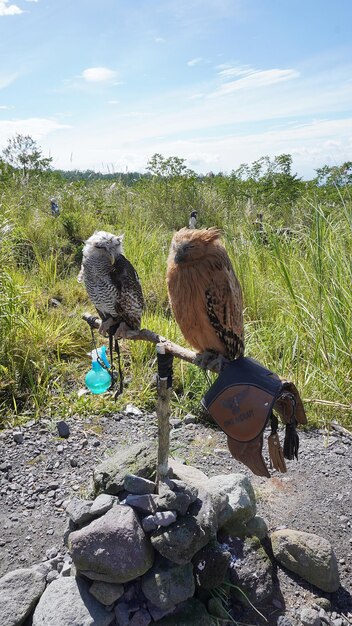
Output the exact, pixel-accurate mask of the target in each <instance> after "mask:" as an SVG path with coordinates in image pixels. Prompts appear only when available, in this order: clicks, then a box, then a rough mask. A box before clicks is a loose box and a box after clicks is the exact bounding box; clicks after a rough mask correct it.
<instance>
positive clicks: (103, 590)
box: [89, 580, 124, 606]
mask: <svg viewBox="0 0 352 626" xmlns="http://www.w3.org/2000/svg"><path fill="white" fill-rule="evenodd" d="M123 592H124V588H123V585H120V584H118V583H105V582H103V581H102V580H95V581H94V583H93V584H92V585H91V586H90V587H89V593H91V594H92V596H94V598H96V600H99V602H101V603H102V604H104V605H105V606H109V605H110V604H114V602H116V601H117V600H118V599H119V598H121V596H122V595H123Z"/></svg>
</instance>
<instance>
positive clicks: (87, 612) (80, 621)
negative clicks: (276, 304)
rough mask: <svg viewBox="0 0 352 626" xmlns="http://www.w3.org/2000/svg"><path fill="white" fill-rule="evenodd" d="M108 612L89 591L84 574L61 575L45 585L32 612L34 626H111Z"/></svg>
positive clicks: (110, 617)
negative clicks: (78, 575)
mask: <svg viewBox="0 0 352 626" xmlns="http://www.w3.org/2000/svg"><path fill="white" fill-rule="evenodd" d="M113 620H114V614H113V613H109V612H108V611H107V610H106V609H105V608H104V607H103V606H102V605H101V604H100V602H98V601H97V600H95V598H93V596H92V595H91V594H90V593H89V588H88V584H87V582H86V581H85V580H83V579H82V578H73V577H72V576H71V577H70V578H59V579H58V580H54V582H53V583H52V584H51V585H49V587H47V588H46V590H45V592H44V593H43V595H42V597H41V598H40V600H39V603H38V606H37V608H36V609H35V611H34V615H33V626H73V624H77V626H109V624H111V623H112V622H113Z"/></svg>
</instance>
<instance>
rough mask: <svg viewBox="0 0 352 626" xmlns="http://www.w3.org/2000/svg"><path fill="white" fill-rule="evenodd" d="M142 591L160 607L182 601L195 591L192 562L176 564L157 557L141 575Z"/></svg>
mask: <svg viewBox="0 0 352 626" xmlns="http://www.w3.org/2000/svg"><path fill="white" fill-rule="evenodd" d="M142 591H143V593H144V595H145V597H146V598H147V600H149V602H152V604H154V605H155V606H157V607H159V608H160V609H168V608H170V607H172V606H174V605H176V604H179V603H180V602H184V601H185V600H187V599H188V598H191V597H192V596H193V594H194V591H195V585H194V578H193V567H192V564H191V563H186V564H185V565H176V564H175V563H170V562H169V561H166V559H160V558H159V559H157V560H156V562H155V563H154V565H153V567H152V568H151V569H150V570H149V572H147V573H146V574H144V576H143V577H142Z"/></svg>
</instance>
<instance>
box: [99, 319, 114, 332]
mask: <svg viewBox="0 0 352 626" xmlns="http://www.w3.org/2000/svg"><path fill="white" fill-rule="evenodd" d="M115 323H116V322H115V320H114V319H113V318H112V317H108V319H107V320H104V321H103V322H101V323H100V326H99V329H98V332H99V334H100V335H102V336H103V337H105V336H106V333H107V332H108V330H109V328H110V326H113V324H115Z"/></svg>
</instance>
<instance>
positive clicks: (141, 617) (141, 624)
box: [129, 609, 152, 626]
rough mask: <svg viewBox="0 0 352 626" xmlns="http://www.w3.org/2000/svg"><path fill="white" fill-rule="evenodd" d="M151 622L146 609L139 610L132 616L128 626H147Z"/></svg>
mask: <svg viewBox="0 0 352 626" xmlns="http://www.w3.org/2000/svg"><path fill="white" fill-rule="evenodd" d="M151 621H152V618H151V616H150V613H149V612H148V611H147V610H146V609H139V610H138V611H136V612H135V613H134V614H133V616H132V619H131V620H130V622H129V626H148V624H150V622H151Z"/></svg>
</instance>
